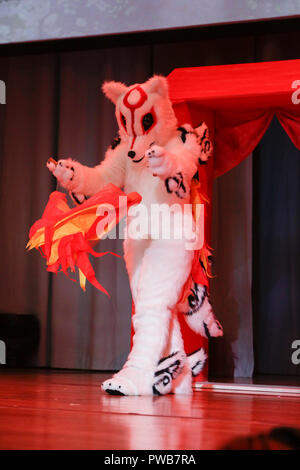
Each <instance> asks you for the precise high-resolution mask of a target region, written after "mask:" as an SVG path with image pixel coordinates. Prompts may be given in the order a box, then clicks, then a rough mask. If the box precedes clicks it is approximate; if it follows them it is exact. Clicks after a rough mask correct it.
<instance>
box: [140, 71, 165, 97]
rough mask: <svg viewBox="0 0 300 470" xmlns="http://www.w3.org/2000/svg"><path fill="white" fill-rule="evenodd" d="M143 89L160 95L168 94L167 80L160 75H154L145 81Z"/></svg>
mask: <svg viewBox="0 0 300 470" xmlns="http://www.w3.org/2000/svg"><path fill="white" fill-rule="evenodd" d="M145 90H146V91H147V92H148V93H158V94H159V95H161V96H168V81H167V79H166V77H163V76H162V75H154V76H153V77H152V78H150V79H149V80H148V81H147V82H146V83H145Z"/></svg>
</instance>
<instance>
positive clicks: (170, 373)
mask: <svg viewBox="0 0 300 470" xmlns="http://www.w3.org/2000/svg"><path fill="white" fill-rule="evenodd" d="M185 362H186V355H185V353H184V352H182V351H178V352H175V353H173V354H171V355H170V356H168V357H164V358H163V359H161V360H160V361H159V363H158V366H157V369H156V371H155V374H154V384H153V395H166V394H167V393H171V391H172V388H173V381H174V380H175V379H176V378H177V377H178V376H179V374H181V372H182V370H183V367H184V365H185Z"/></svg>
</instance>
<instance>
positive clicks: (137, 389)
mask: <svg viewBox="0 0 300 470" xmlns="http://www.w3.org/2000/svg"><path fill="white" fill-rule="evenodd" d="M152 383H153V373H148V372H145V371H144V370H143V369H138V368H137V367H133V366H125V367H124V368H123V369H122V370H120V372H118V373H117V374H115V375H114V376H113V377H112V378H111V379H108V380H105V382H103V384H102V385H101V388H102V390H104V391H105V392H106V393H109V394H110V395H152Z"/></svg>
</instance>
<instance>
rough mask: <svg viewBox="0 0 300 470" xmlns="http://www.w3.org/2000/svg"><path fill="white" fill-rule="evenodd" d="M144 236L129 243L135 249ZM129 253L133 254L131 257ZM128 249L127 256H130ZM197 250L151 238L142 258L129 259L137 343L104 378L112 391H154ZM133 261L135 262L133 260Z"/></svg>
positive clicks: (175, 242) (149, 392)
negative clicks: (115, 370) (175, 310)
mask: <svg viewBox="0 0 300 470" xmlns="http://www.w3.org/2000/svg"><path fill="white" fill-rule="evenodd" d="M136 246H137V247H140V246H141V245H140V240H137V241H135V240H132V241H130V243H128V245H127V247H128V248H129V247H130V249H131V250H133V251H134V253H135V249H136ZM128 257H129V258H128ZM130 257H131V255H130V256H129V254H128V253H126V258H127V259H130ZM192 260H193V251H190V250H186V244H185V240H151V241H150V242H149V244H148V246H147V247H146V248H145V250H144V254H143V258H142V262H141V263H140V264H139V263H135V262H132V261H129V262H128V263H127V265H128V266H130V267H129V269H131V268H132V272H130V273H129V274H130V277H131V279H130V281H131V285H132V294H133V300H134V303H135V314H134V316H133V320H132V321H133V327H134V331H135V334H134V337H133V347H132V350H131V352H130V354H129V357H128V360H127V362H126V364H125V366H124V367H123V369H122V370H121V371H120V372H119V373H118V374H116V375H115V376H114V377H113V378H112V379H109V380H107V381H105V382H104V384H103V389H104V390H105V391H107V392H109V393H117V394H124V395H151V394H152V393H153V389H152V387H153V379H154V372H155V369H156V366H157V363H158V361H159V359H160V358H161V357H162V353H163V352H164V350H165V347H166V345H167V342H168V337H169V335H170V332H169V322H170V317H171V311H172V309H173V308H174V307H175V305H176V303H177V300H178V298H179V295H180V294H181V289H182V287H183V284H184V283H185V281H186V279H187V276H188V275H189V273H190V269H191V263H192ZM131 263H132V264H131Z"/></svg>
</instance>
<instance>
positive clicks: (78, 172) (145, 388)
mask: <svg viewBox="0 0 300 470" xmlns="http://www.w3.org/2000/svg"><path fill="white" fill-rule="evenodd" d="M102 89H103V92H104V93H105V95H106V96H107V97H108V98H109V99H110V100H111V101H112V102H113V103H114V105H115V107H116V118H117V121H118V125H119V136H118V138H117V139H115V141H114V142H113V144H112V145H111V147H110V148H109V149H108V150H107V152H106V155H105V159H104V160H103V161H102V162H101V163H100V165H98V166H96V167H94V168H90V167H87V166H84V165H82V164H81V163H79V162H77V161H74V160H71V159H62V160H59V162H58V164H57V165H56V166H55V165H53V164H51V162H50V163H49V164H48V168H49V170H50V171H51V172H52V173H53V175H54V176H55V177H56V178H57V180H58V181H59V183H60V184H61V185H62V186H63V187H65V188H66V189H67V190H68V191H69V192H70V194H71V195H72V197H73V198H74V199H75V201H77V203H80V202H82V201H84V200H85V199H86V198H88V197H90V196H93V195H94V194H96V193H97V192H99V191H100V190H101V189H102V188H104V187H105V186H106V185H107V184H109V183H113V184H114V185H115V186H117V187H119V188H124V191H125V193H129V192H132V191H135V192H137V193H139V194H140V195H141V196H142V202H141V203H140V204H139V205H135V206H133V207H132V208H131V210H130V212H129V214H128V224H127V236H126V239H125V241H124V255H125V262H126V267H127V271H128V274H129V279H130V287H131V293H132V298H133V302H134V310H135V311H134V314H133V316H132V324H133V330H134V336H133V341H132V348H131V351H130V354H129V356H128V359H127V361H126V363H125V365H124V366H123V368H122V369H121V371H119V372H118V373H116V374H115V375H114V376H113V377H112V378H110V379H108V380H106V381H105V382H104V383H103V384H102V388H103V390H105V391H106V392H107V393H110V394H116V395H152V394H165V393H170V392H174V393H190V392H191V389H192V374H193V375H195V374H196V373H197V370H198V371H200V370H201V368H202V367H203V364H204V362H205V357H206V355H205V352H204V350H203V349H200V350H199V351H197V352H196V354H195V355H193V356H190V357H187V356H186V354H185V351H184V345H183V339H182V335H181V331H180V326H179V322H178V315H184V316H185V318H186V320H187V322H188V324H189V325H190V327H191V328H192V329H193V330H194V331H196V332H197V333H200V334H202V335H203V336H220V335H222V327H221V326H220V324H219V322H218V321H217V320H216V318H215V316H214V314H213V312H212V308H211V305H210V302H209V298H208V294H207V283H206V285H205V283H203V284H199V283H197V282H195V280H194V279H193V278H192V277H191V273H192V272H193V268H194V267H195V262H196V263H197V266H198V265H199V253H200V254H201V250H199V247H196V245H195V232H196V231H195V216H194V214H193V210H192V208H191V204H190V202H191V192H192V182H193V181H195V180H193V177H194V176H195V175H196V174H197V168H198V165H199V163H202V162H205V161H206V160H207V158H208V156H209V155H210V153H211V148H212V147H211V142H210V140H209V137H208V129H207V127H206V125H205V124H202V125H201V126H200V127H199V128H197V129H196V130H194V129H193V128H192V127H191V126H190V125H184V126H182V127H180V128H178V124H177V119H176V116H175V114H174V111H173V108H172V104H171V102H170V99H169V96H168V84H167V79H166V78H164V77H162V76H153V77H152V78H150V79H149V80H148V81H146V82H145V83H143V84H135V85H132V86H129V87H127V86H126V85H124V84H123V83H119V82H114V81H111V82H106V83H104V84H103V87H102ZM197 184H199V182H197ZM155 205H158V206H159V207H161V208H163V223H164V221H166V220H168V222H169V224H170V235H169V236H168V237H164V236H163V234H162V227H161V224H160V223H158V220H157V217H154V216H153V215H152V212H151V210H152V209H153V207H154V206H155ZM178 215H180V217H178ZM137 216H138V220H139V224H138V225H139V227H137V224H136V220H137ZM137 228H138V229H137ZM134 229H135V230H134ZM178 231H179V232H180V234H181V236H178ZM196 238H197V237H196ZM195 247H196V248H195ZM195 253H196V254H197V259H196V258H195ZM206 260H207V256H206ZM202 261H203V262H201V259H200V263H201V269H203V270H205V269H206V267H207V266H206V265H205V262H204V258H203V260H202ZM204 279H207V277H205V276H204Z"/></svg>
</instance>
